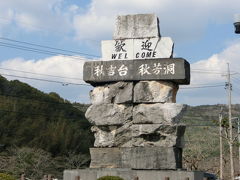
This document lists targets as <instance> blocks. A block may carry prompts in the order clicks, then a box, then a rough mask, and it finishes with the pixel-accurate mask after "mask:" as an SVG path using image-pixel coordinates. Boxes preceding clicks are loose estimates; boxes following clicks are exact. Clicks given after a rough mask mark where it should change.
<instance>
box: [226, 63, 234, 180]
mask: <svg viewBox="0 0 240 180" xmlns="http://www.w3.org/2000/svg"><path fill="white" fill-rule="evenodd" d="M227 65H228V71H227V84H226V86H227V89H228V121H229V140H228V144H229V156H230V174H231V180H234V165H233V133H232V131H233V129H232V84H231V77H230V76H231V74H230V68H229V63H227Z"/></svg>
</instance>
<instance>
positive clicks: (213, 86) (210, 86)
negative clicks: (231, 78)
mask: <svg viewBox="0 0 240 180" xmlns="http://www.w3.org/2000/svg"><path fill="white" fill-rule="evenodd" d="M222 86H224V85H209V86H196V87H186V88H184V87H181V88H180V89H198V88H215V87H222Z"/></svg>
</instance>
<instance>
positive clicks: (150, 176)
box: [63, 169, 204, 180]
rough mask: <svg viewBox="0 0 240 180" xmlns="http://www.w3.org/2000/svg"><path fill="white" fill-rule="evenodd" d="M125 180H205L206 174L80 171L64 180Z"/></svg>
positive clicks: (112, 170)
mask: <svg viewBox="0 0 240 180" xmlns="http://www.w3.org/2000/svg"><path fill="white" fill-rule="evenodd" d="M107 175H108V176H119V177H121V178H123V179H124V180H164V179H169V180H203V177H204V172H200V171H185V170H175V171H174V170H132V169H79V170H65V171H64V174H63V180H76V179H80V180H97V179H98V178H100V177H102V176H107Z"/></svg>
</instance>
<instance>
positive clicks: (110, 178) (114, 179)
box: [97, 176, 124, 180]
mask: <svg viewBox="0 0 240 180" xmlns="http://www.w3.org/2000/svg"><path fill="white" fill-rule="evenodd" d="M97 180H124V179H123V178H120V177H118V176H103V177H100V178H98V179H97Z"/></svg>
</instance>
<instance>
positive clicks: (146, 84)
mask: <svg viewBox="0 0 240 180" xmlns="http://www.w3.org/2000/svg"><path fill="white" fill-rule="evenodd" d="M177 91H178V85H177V84H175V83H173V82H166V81H140V82H138V83H137V84H136V85H135V86H134V98H133V99H134V100H133V101H134V103H175V102H176V95H177Z"/></svg>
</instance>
